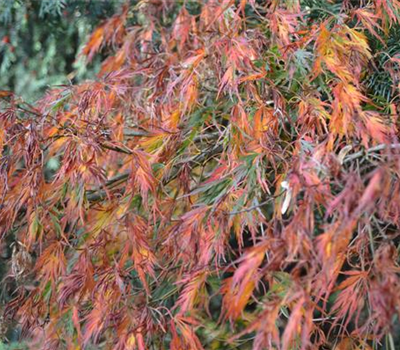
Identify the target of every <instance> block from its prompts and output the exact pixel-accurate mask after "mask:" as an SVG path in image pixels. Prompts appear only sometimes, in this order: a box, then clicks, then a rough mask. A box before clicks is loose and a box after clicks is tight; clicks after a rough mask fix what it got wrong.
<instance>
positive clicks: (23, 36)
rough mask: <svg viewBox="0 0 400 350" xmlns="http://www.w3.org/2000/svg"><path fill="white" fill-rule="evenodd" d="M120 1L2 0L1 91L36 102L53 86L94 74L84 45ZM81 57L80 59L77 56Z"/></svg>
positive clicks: (0, 34)
mask: <svg viewBox="0 0 400 350" xmlns="http://www.w3.org/2000/svg"><path fill="white" fill-rule="evenodd" d="M123 3H124V1H122V0H108V1H103V0H0V90H11V91H13V92H15V93H16V94H17V95H19V96H21V97H22V98H24V100H25V101H27V102H30V103H31V102H34V101H35V100H36V99H37V98H38V97H40V96H41V95H42V94H43V92H44V91H45V90H46V89H47V88H48V87H49V86H54V85H60V84H69V83H70V82H71V81H72V82H73V83H75V82H78V81H81V80H83V79H85V78H88V77H93V74H94V73H95V72H96V70H97V69H98V66H99V62H100V61H101V56H100V57H97V58H96V59H95V60H94V62H92V63H91V64H90V66H88V67H86V66H85V64H84V61H83V59H80V58H79V57H78V56H79V52H80V49H81V47H82V45H83V43H84V42H85V40H86V39H87V37H88V35H89V34H90V32H91V31H92V30H93V28H94V27H96V26H97V25H98V24H99V23H100V22H101V21H102V20H104V19H106V18H108V17H110V16H112V15H113V14H114V13H115V12H117V11H118V9H119V8H120V7H121V5H122V4H123ZM77 58H78V59H77Z"/></svg>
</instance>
